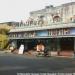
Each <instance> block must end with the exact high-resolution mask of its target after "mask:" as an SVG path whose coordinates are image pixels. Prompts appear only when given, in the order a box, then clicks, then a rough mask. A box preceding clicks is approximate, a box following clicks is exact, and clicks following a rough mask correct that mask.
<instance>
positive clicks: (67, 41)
mask: <svg viewBox="0 0 75 75" xmlns="http://www.w3.org/2000/svg"><path fill="white" fill-rule="evenodd" d="M60 45H61V51H73V50H74V40H73V38H62V39H60Z"/></svg>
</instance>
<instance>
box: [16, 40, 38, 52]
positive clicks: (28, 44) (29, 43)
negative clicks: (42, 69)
mask: <svg viewBox="0 0 75 75" xmlns="http://www.w3.org/2000/svg"><path fill="white" fill-rule="evenodd" d="M21 44H23V45H24V51H28V50H33V49H34V47H35V46H36V44H37V40H35V39H33V40H32V39H18V40H17V49H19V47H20V45H21Z"/></svg>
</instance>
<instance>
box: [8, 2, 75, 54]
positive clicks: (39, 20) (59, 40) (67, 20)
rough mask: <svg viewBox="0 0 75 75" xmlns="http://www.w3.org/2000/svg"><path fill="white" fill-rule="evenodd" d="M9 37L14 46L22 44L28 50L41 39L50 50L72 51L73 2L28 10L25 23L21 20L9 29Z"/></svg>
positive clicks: (74, 40) (74, 33)
mask: <svg viewBox="0 0 75 75" xmlns="http://www.w3.org/2000/svg"><path fill="white" fill-rule="evenodd" d="M9 39H10V40H13V42H12V44H14V46H15V47H16V48H19V46H20V45H21V44H24V46H25V48H26V47H27V49H28V50H30V49H34V47H35V46H36V44H37V42H38V41H41V42H42V43H44V44H45V46H46V47H47V48H48V49H49V50H50V51H55V52H59V51H60V52H63V51H64V52H66V51H67V52H73V53H74V51H75V2H71V3H66V4H62V5H60V6H56V7H54V6H53V5H50V6H46V7H45V8H44V9H41V10H38V11H32V12H30V17H29V19H28V20H27V21H26V23H23V22H21V23H20V24H18V25H16V26H15V27H14V29H11V30H10V32H9ZM60 55H62V54H61V53H60Z"/></svg>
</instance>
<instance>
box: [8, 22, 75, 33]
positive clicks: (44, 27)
mask: <svg viewBox="0 0 75 75" xmlns="http://www.w3.org/2000/svg"><path fill="white" fill-rule="evenodd" d="M70 27H75V23H51V24H49V25H29V26H27V25H26V26H20V27H15V28H14V29H11V30H10V32H9V33H11V32H23V31H36V30H47V29H56V28H57V29H59V28H70Z"/></svg>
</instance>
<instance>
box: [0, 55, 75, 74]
mask: <svg viewBox="0 0 75 75" xmlns="http://www.w3.org/2000/svg"><path fill="white" fill-rule="evenodd" d="M51 72H55V73H57V72H59V73H61V72H66V73H69V72H70V73H71V72H75V58H60V57H30V56H25V55H17V54H0V75H18V73H51Z"/></svg>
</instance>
